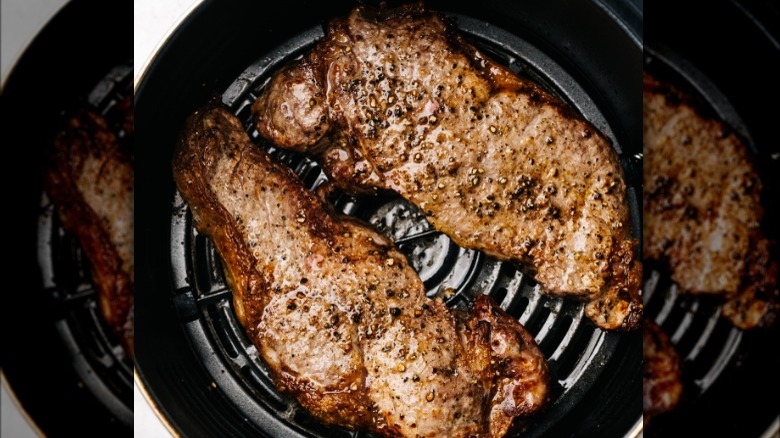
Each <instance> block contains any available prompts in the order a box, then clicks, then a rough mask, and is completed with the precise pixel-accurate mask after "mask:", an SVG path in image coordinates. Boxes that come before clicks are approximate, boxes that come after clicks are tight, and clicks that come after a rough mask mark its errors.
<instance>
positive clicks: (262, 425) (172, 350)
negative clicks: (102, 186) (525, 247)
mask: <svg viewBox="0 0 780 438" xmlns="http://www.w3.org/2000/svg"><path fill="white" fill-rule="evenodd" d="M536 3H537V2H496V1H493V2H490V1H488V2H481V3H480V4H479V5H478V6H475V5H474V3H472V2H463V3H460V2H454V3H453V2H445V3H438V2H429V3H428V7H429V8H432V9H436V10H440V11H444V12H446V13H447V15H449V16H450V17H452V18H453V19H454V20H455V21H454V22H455V24H456V26H458V27H459V28H460V29H461V31H462V32H464V34H465V35H466V37H467V38H468V39H469V40H471V41H472V42H473V43H475V44H477V45H478V46H480V48H482V49H483V50H485V51H487V52H489V53H491V55H492V56H494V57H495V58H496V59H497V60H499V61H500V62H503V63H505V64H507V65H509V66H510V67H511V68H514V69H515V70H516V71H519V72H520V73H521V74H525V75H526V76H528V77H531V78H532V79H535V80H537V81H539V82H540V83H541V84H542V85H543V86H545V87H547V88H548V90H549V91H551V92H553V93H555V94H557V95H559V96H561V97H562V98H564V99H566V100H568V101H569V102H570V103H571V104H572V105H574V106H575V107H577V108H578V110H579V111H580V112H582V113H583V114H584V115H585V116H586V117H588V118H589V119H591V121H592V122H594V123H595V124H596V125H597V126H599V127H600V128H601V129H602V130H603V131H604V132H605V133H606V134H607V135H609V136H610V137H612V139H613V141H614V142H615V145H616V148H617V149H618V150H619V152H621V156H622V157H623V158H624V161H625V163H626V166H627V169H626V170H627V176H628V177H629V182H630V183H632V185H633V186H634V188H635V189H636V190H633V193H634V194H635V193H636V192H637V191H638V192H641V187H638V186H637V184H638V183H639V182H640V181H641V171H640V170H639V169H638V168H637V166H636V163H635V162H632V161H631V159H630V158H631V157H632V156H633V155H634V154H637V153H639V152H641V134H640V133H641V130H640V129H641V117H640V115H641V96H640V95H639V94H638V87H637V84H639V83H640V81H641V71H642V70H641V69H642V52H641V13H640V12H638V11H637V9H636V8H635V7H633V6H632V5H631V4H629V3H624V2H620V3H619V4H617V2H615V3H616V4H617V5H615V4H605V3H600V2H589V1H572V2H550V3H551V4H546V3H545V2H541V3H544V4H536ZM552 3H554V4H552ZM355 5H356V3H353V2H331V3H328V4H327V5H325V4H321V3H319V2H285V4H284V5H273V4H272V5H269V4H263V5H259V4H255V3H254V2H243V3H238V2H219V3H218V2H208V1H207V2H205V3H204V4H202V5H201V6H200V7H199V8H197V9H196V10H195V11H194V12H193V13H192V14H191V15H190V16H189V17H188V18H187V19H186V20H185V21H184V22H183V23H182V24H181V25H180V26H179V28H178V29H177V30H176V32H175V33H174V34H173V35H172V36H171V37H170V38H169V39H168V41H167V42H166V44H165V45H164V46H163V47H162V48H161V49H160V51H159V52H158V54H157V57H156V58H155V59H154V61H153V62H152V63H151V64H150V66H149V67H148V70H147V71H146V72H145V75H144V77H143V79H142V80H141V82H140V83H139V84H138V85H137V89H136V102H135V108H136V145H137V148H136V151H137V152H136V165H137V173H138V175H141V176H139V178H138V179H137V182H136V260H137V263H136V266H137V276H136V281H137V282H138V283H137V287H136V291H137V292H136V337H137V340H136V345H137V347H136V361H137V371H138V374H139V376H140V378H141V381H142V382H143V383H144V386H145V388H146V390H147V391H148V393H149V395H150V397H151V398H152V399H153V400H154V401H155V402H156V404H157V406H158V408H160V411H161V412H162V414H163V415H164V416H165V417H166V420H167V421H168V422H169V423H170V424H171V426H172V427H173V428H174V429H176V430H177V431H179V432H180V433H181V434H182V435H184V436H217V435H219V436H225V435H231V436H263V435H267V436H350V435H351V434H349V433H346V432H343V431H340V430H337V429H326V428H324V427H322V426H320V425H318V424H316V422H313V421H312V420H310V419H308V418H307V417H308V416H307V415H306V414H305V413H304V412H301V411H299V410H298V409H296V407H295V404H294V403H293V402H291V401H290V400H289V399H287V398H284V397H279V396H278V395H277V394H276V393H275V391H274V390H273V386H272V384H271V382H270V381H269V380H268V378H267V375H266V374H265V373H264V366H263V364H262V362H261V361H259V360H258V359H257V354H256V352H254V350H253V347H252V346H251V344H250V343H249V342H248V341H247V340H246V336H245V335H244V334H243V331H242V329H241V327H240V326H238V325H237V324H236V323H235V317H234V316H233V312H232V308H231V304H230V299H229V296H230V292H229V291H228V290H227V289H225V287H224V282H223V279H222V274H221V268H220V266H219V260H218V257H217V256H216V255H215V253H214V251H213V247H212V245H211V244H210V242H209V241H208V240H207V239H204V238H203V237H202V236H198V235H197V233H195V232H194V231H193V229H192V225H191V222H190V219H189V216H188V212H187V209H186V205H184V204H183V203H182V202H181V200H180V199H179V198H177V196H176V194H175V188H174V185H173V179H172V175H171V170H170V162H171V154H172V150H173V147H174V145H175V142H176V138H177V136H178V133H179V130H180V129H181V127H182V126H183V123H184V120H185V118H186V117H187V116H188V115H189V114H190V113H191V112H192V111H194V110H195V109H196V108H198V107H200V106H202V105H204V104H206V103H208V102H210V101H212V100H213V99H217V100H222V101H223V102H224V103H226V104H228V105H229V106H230V108H231V109H232V110H233V111H234V112H235V113H236V114H238V115H239V117H242V118H243V119H244V120H245V121H248V114H247V112H246V104H247V102H250V101H251V100H253V99H254V98H255V97H256V92H257V87H258V86H260V85H261V84H262V82H263V79H264V78H267V76H268V74H270V73H272V72H273V70H274V68H277V67H278V66H280V65H282V64H283V63H284V61H285V60H289V59H291V57H294V56H295V55H296V54H297V53H300V51H301V50H305V48H306V47H307V46H310V45H311V44H312V43H313V42H314V41H315V40H316V38H317V37H318V35H321V26H322V24H324V23H325V22H326V21H327V20H328V19H330V18H333V17H335V16H339V15H343V14H346V13H347V12H348V11H349V10H350V9H351V8H352V7H354V6H355ZM561 8H566V10H567V13H566V14H561V13H560V11H561ZM239 78H240V80H239V81H238V82H237V80H238V79H239ZM226 90H229V91H228V92H226ZM248 131H250V132H251V131H252V130H251V129H249V130H248ZM259 143H261V142H259ZM263 146H265V145H263ZM277 156H278V157H279V158H281V159H282V160H283V161H284V162H285V163H287V164H288V165H290V166H291V167H293V168H294V169H295V170H297V171H298V173H299V175H301V176H302V178H303V180H304V182H305V183H306V184H308V185H309V186H310V187H311V186H312V185H315V184H317V183H318V182H319V181H321V177H320V176H319V169H318V167H317V166H316V163H312V162H310V161H308V160H306V159H303V158H302V157H298V156H293V155H290V154H279V153H277ZM633 199H634V202H633V203H632V209H633V213H634V214H635V222H636V223H635V224H634V225H635V228H636V230H635V231H636V232H637V233H638V229H639V219H638V216H636V214H637V213H638V210H637V209H638V202H637V200H636V199H635V198H633ZM336 205H337V208H338V209H341V210H342V211H344V212H347V213H348V214H353V215H357V216H359V217H362V218H363V219H366V220H369V221H372V222H373V223H374V224H375V225H376V226H377V227H379V228H380V230H383V231H385V232H387V233H395V236H396V237H409V236H410V235H411V234H414V233H417V232H420V231H425V227H426V224H425V222H424V221H420V220H419V219H418V218H417V217H416V216H415V214H414V209H410V208H409V207H408V206H406V205H405V203H403V202H401V201H399V200H398V199H397V198H393V197H381V198H361V199H349V198H346V197H342V198H341V199H340V200H339V201H337V203H336ZM399 219H403V220H399ZM389 222H393V223H396V224H397V223H399V222H400V223H402V225H401V226H400V227H395V228H394V227H392V226H388V223H389ZM397 240H398V239H397ZM399 247H400V248H401V249H402V250H403V251H405V252H406V253H407V255H409V256H410V258H411V259H412V260H413V263H415V262H416V266H418V267H419V269H420V273H421V275H422V276H423V279H424V280H425V283H426V286H428V289H429V293H430V294H436V293H439V292H440V291H442V288H441V287H440V286H451V287H452V288H453V289H455V290H454V296H453V297H452V298H451V300H450V304H451V305H462V304H465V302H467V301H468V300H469V299H470V294H471V293H472V290H473V291H475V292H478V291H482V292H485V293H490V294H491V295H493V296H494V298H496V299H497V300H498V301H499V302H502V304H503V305H504V306H505V307H506V308H508V309H509V311H510V313H512V314H513V315H515V316H516V317H518V318H519V319H520V320H521V321H522V322H523V323H524V324H526V326H527V327H528V328H529V329H530V330H531V331H532V333H533V334H534V335H536V337H537V340H541V345H542V349H543V350H544V351H545V353H546V354H547V355H548V356H550V357H555V359H552V360H551V369H552V370H553V382H552V386H553V395H554V398H555V399H554V401H553V403H552V405H551V407H550V409H549V410H548V411H547V412H545V413H544V414H543V415H540V416H539V417H538V418H536V419H535V420H534V422H533V423H532V424H531V425H529V427H528V428H527V431H526V434H524V436H541V435H545V436H571V435H576V436H606V437H610V436H615V437H622V436H625V435H626V434H628V433H629V432H630V431H631V429H632V428H633V427H634V426H635V425H637V424H640V423H641V420H640V419H641V380H640V366H641V336H640V334H639V333H638V332H636V333H623V334H618V333H609V334H607V333H603V332H601V331H600V330H597V329H595V328H594V327H593V325H592V324H591V323H590V322H589V321H587V318H582V305H581V304H576V303H569V302H561V301H558V300H548V299H546V298H539V296H538V293H537V292H535V291H534V289H535V288H537V286H536V285H535V284H534V283H533V282H532V281H530V279H529V278H527V277H526V276H524V275H523V274H521V273H520V272H519V271H517V270H516V269H514V268H513V267H512V266H509V265H508V264H500V263H496V262H494V261H491V260H489V259H487V258H485V257H484V256H482V255H481V254H477V253H474V252H471V251H465V250H462V249H460V248H457V247H455V246H454V245H452V244H451V243H449V241H448V239H447V238H446V237H444V236H437V235H435V234H430V235H426V236H421V237H419V238H411V239H409V240H407V242H406V243H404V244H400V245H399ZM423 261H426V263H423ZM427 262H430V263H427ZM426 267H427V268H426ZM431 267H432V268H431ZM426 269H427V271H426ZM556 352H558V354H557V355H556ZM360 436H363V435H360Z"/></svg>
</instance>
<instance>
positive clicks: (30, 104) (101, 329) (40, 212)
mask: <svg viewBox="0 0 780 438" xmlns="http://www.w3.org/2000/svg"><path fill="white" fill-rule="evenodd" d="M104 3H105V2H98V1H84V0H76V1H72V2H70V3H69V4H67V5H66V6H65V7H63V9H62V10H61V11H59V12H58V14H57V15H56V16H55V17H54V18H53V19H52V20H51V21H50V22H49V23H48V24H47V25H46V27H45V28H44V29H43V30H42V31H41V33H40V34H39V35H38V36H37V37H36V39H35V41H33V43H32V44H31V45H30V46H29V47H28V48H27V50H26V51H25V53H24V55H23V56H22V58H20V60H19V62H18V63H17V64H16V65H15V67H14V70H13V71H12V73H11V75H10V76H9V78H8V82H7V83H6V84H5V85H4V88H3V109H4V112H3V123H4V125H3V130H2V136H3V139H2V144H3V146H4V151H5V152H6V154H7V156H6V158H5V162H6V163H8V164H10V165H11V166H13V169H14V171H13V172H9V173H8V174H9V175H12V176H13V179H14V180H13V181H7V182H6V186H7V188H8V189H7V190H6V192H5V193H6V194H7V196H9V197H10V199H9V200H8V204H7V205H8V208H7V211H8V212H9V213H10V214H9V215H7V216H8V220H9V221H10V226H8V227H7V229H6V231H7V232H8V233H10V234H11V235H12V237H13V239H12V240H9V242H13V245H9V248H10V247H11V246H13V248H14V249H13V251H14V256H13V260H14V262H13V264H11V265H9V266H8V268H9V269H7V274H6V276H7V284H6V293H5V294H4V300H3V305H2V307H0V311H2V317H0V324H2V336H3V339H2V341H3V342H2V350H1V351H2V367H3V373H4V375H5V377H6V378H7V380H8V382H9V384H10V387H11V389H12V390H13V391H14V393H15V395H16V397H17V399H18V400H19V402H20V404H21V407H22V408H23V409H24V410H25V411H26V412H27V413H28V414H29V416H30V418H31V419H32V421H34V422H35V423H36V426H38V428H39V429H40V430H41V431H42V432H43V433H45V434H46V435H51V436H57V435H63V434H70V433H74V432H76V431H78V432H79V433H83V434H88V435H89V434H95V435H98V436H126V435H129V434H130V432H131V430H132V423H133V404H132V403H133V402H132V398H131V392H132V367H133V365H132V363H131V362H130V361H129V360H127V358H126V357H125V355H124V352H123V351H122V348H121V347H120V346H119V344H118V342H116V339H115V337H114V336H113V333H111V330H110V329H109V328H108V327H107V326H106V325H105V323H104V321H103V318H102V316H101V315H100V312H99V310H98V309H97V306H96V299H97V295H96V293H95V291H94V289H92V287H91V281H90V276H89V266H88V265H89V264H88V261H87V260H86V258H85V257H84V255H83V254H82V252H81V250H80V248H79V247H78V242H77V241H76V239H75V238H74V237H73V236H72V235H70V234H69V233H66V232H64V231H63V230H62V229H61V228H60V226H59V220H58V218H57V217H56V215H55V214H54V211H53V207H52V206H51V204H50V203H49V202H48V200H47V198H46V196H45V195H44V194H43V188H42V169H43V168H44V166H45V164H46V160H47V154H48V153H49V152H50V151H51V148H52V147H53V140H54V138H55V134H56V132H57V130H58V129H61V128H62V127H63V125H64V123H65V121H66V117H67V115H69V114H72V113H73V111H75V110H77V109H79V108H84V107H91V108H93V109H94V110H96V111H99V112H103V113H106V112H111V111H112V108H113V107H114V106H115V104H116V103H117V102H118V100H119V99H121V98H122V97H124V96H128V95H129V93H131V92H132V89H131V71H132V60H130V57H131V56H132V52H131V50H130V49H131V47H132V33H131V32H130V29H131V26H130V21H129V20H127V19H126V18H124V17H128V16H129V15H128V14H129V12H130V8H129V3H128V2H124V4H120V3H119V2H115V3H111V4H104Z"/></svg>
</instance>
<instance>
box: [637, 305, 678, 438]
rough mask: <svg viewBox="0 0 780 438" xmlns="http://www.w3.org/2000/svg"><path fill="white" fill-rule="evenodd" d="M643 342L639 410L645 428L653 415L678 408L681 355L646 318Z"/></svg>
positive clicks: (661, 331) (662, 332)
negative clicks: (640, 408) (641, 396)
mask: <svg viewBox="0 0 780 438" xmlns="http://www.w3.org/2000/svg"><path fill="white" fill-rule="evenodd" d="M642 341H643V348H642V359H643V364H642V394H643V398H642V410H643V413H644V422H645V425H647V424H648V423H649V422H650V420H651V419H652V418H653V417H654V416H656V415H658V414H661V413H663V412H666V411H669V410H671V409H674V407H675V406H677V404H678V403H679V402H680V397H681V395H682V390H683V385H682V380H681V375H682V370H681V368H680V356H679V355H678V354H677V350H675V349H674V345H672V343H671V341H669V337H668V336H667V335H666V333H664V331H663V330H662V329H661V327H659V326H658V325H657V324H655V323H654V322H652V321H650V320H647V319H646V320H645V321H644V328H643V333H642Z"/></svg>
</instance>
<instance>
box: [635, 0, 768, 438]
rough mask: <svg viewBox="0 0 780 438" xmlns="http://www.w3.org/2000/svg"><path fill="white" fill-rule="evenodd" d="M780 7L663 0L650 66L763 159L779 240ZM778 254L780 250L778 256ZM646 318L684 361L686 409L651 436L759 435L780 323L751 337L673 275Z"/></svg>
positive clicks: (652, 8) (650, 295)
mask: <svg viewBox="0 0 780 438" xmlns="http://www.w3.org/2000/svg"><path fill="white" fill-rule="evenodd" d="M779 11H780V10H778V8H777V6H776V3H775V4H774V6H772V4H771V3H769V2H761V1H740V2H736V1H714V2H708V5H707V8H706V12H705V11H704V10H702V9H701V8H698V7H697V8H693V7H685V6H684V5H681V4H680V2H673V1H655V2H652V4H648V5H647V6H646V8H645V20H646V23H647V26H645V44H646V55H647V57H646V68H647V69H648V71H650V72H652V73H653V74H655V75H657V76H658V77H659V78H661V79H663V80H667V81H670V82H671V83H673V84H674V85H676V86H677V87H679V88H681V89H683V90H684V91H685V92H686V93H688V94H689V95H691V96H692V97H693V98H694V99H695V101H696V102H698V104H699V108H700V109H701V110H702V111H703V112H704V113H705V114H707V115H708V116H711V117H717V118H719V119H721V120H724V121H725V122H726V124H728V125H729V126H730V127H731V128H732V129H734V130H735V132H737V133H738V134H739V135H741V136H742V137H743V138H744V139H745V140H746V143H747V144H748V146H749V147H750V148H751V149H752V151H753V152H754V154H755V158H756V163H757V164H758V167H759V171H760V174H761V177H762V182H763V184H764V193H763V196H764V197H763V199H764V204H765V206H766V210H767V211H766V220H765V223H766V230H767V232H768V233H770V235H771V236H773V237H774V238H775V239H776V238H777V223H778V221H779V220H780V217H778V204H777V202H776V199H777V197H778V171H780V161H779V159H780V142H778V141H777V134H776V130H777V117H776V111H774V110H768V109H770V108H772V105H773V104H768V102H778V99H780V86H778V83H777V78H778V77H780V42H779V41H780V40H779V39H778V38H779V37H780V33H779V32H778V31H780V27H778V25H780V15H778V14H779ZM775 257H777V253H775ZM645 273H646V276H647V277H648V281H647V282H646V288H645V292H646V296H645V298H646V300H648V301H649V302H648V303H647V306H646V308H645V314H646V315H647V316H648V317H650V318H652V319H655V320H656V321H657V322H659V323H660V324H661V326H662V328H663V329H664V330H665V331H666V332H667V333H668V334H669V335H670V337H671V338H672V341H673V342H674V343H675V344H676V346H677V349H678V351H679V352H680V354H681V357H682V358H683V382H684V391H685V392H684V396H683V400H682V402H681V404H680V406H679V407H678V409H676V410H674V411H672V412H669V413H667V414H664V415H660V416H658V417H656V418H654V419H653V421H652V422H651V423H650V425H649V426H648V427H647V429H646V431H645V433H646V435H647V436H651V437H656V436H658V437H671V436H692V435H696V436H744V437H758V436H762V434H763V433H764V432H765V431H767V430H768V428H769V427H770V425H771V424H772V422H773V421H774V420H775V419H777V416H778V414H780V408H778V405H777V403H776V400H775V399H776V397H774V396H772V395H770V396H769V399H772V401H771V402H770V403H764V402H762V401H761V400H763V398H762V397H763V394H767V395H769V394H778V391H779V390H780V385H779V383H780V380H779V379H778V377H777V370H778V369H780V356H778V349H777V345H778V340H779V339H778V332H779V330H778V327H777V325H775V327H774V328H772V329H770V330H754V331H747V332H743V331H740V330H737V329H735V328H733V327H732V326H731V325H730V324H729V323H728V322H727V321H726V320H725V319H723V318H721V317H720V301H719V300H716V299H707V298H706V297H701V298H700V297H692V296H689V295H684V294H679V293H677V291H676V289H675V287H674V285H673V284H672V283H671V282H670V281H669V277H668V274H666V273H665V272H664V271H663V270H653V269H652V267H648V269H646V271H645Z"/></svg>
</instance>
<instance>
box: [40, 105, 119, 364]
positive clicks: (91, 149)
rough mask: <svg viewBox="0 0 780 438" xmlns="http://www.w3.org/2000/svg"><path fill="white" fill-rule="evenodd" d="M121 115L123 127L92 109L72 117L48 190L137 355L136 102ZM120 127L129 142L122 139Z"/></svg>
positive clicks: (110, 314)
mask: <svg viewBox="0 0 780 438" xmlns="http://www.w3.org/2000/svg"><path fill="white" fill-rule="evenodd" d="M117 111H118V112H121V113H122V115H123V120H122V122H121V125H122V127H121V128H117V129H113V128H112V127H111V126H110V125H109V122H108V121H107V120H106V118H104V117H103V116H101V115H99V114H96V113H95V112H93V111H91V110H86V109H85V110H81V111H79V112H78V113H76V114H75V115H73V116H72V117H70V118H69V119H68V121H67V123H66V126H65V127H64V128H63V129H62V130H61V131H60V132H59V133H58V134H57V136H56V139H55V141H54V151H53V153H52V154H51V156H50V160H49V166H48V168H47V170H46V172H45V181H44V187H45V190H46V193H47V194H48V195H49V197H50V198H51V200H52V202H53V203H54V206H55V207H56V210H57V213H58V214H59V217H60V219H61V221H62V226H63V228H65V229H66V230H68V231H70V232H72V233H73V234H74V235H75V236H76V238H77V239H78V241H79V244H80V245H81V248H82V249H83V250H84V253H85V254H86V256H87V258H88V259H89V261H90V272H91V274H92V281H93V283H94V286H95V289H96V290H97V292H98V302H99V304H100V310H101V313H102V315H103V317H104V318H105V320H106V322H107V323H108V325H109V326H110V327H111V328H112V329H113V330H114V332H115V333H116V334H117V336H118V337H119V338H120V340H121V341H122V344H123V345H124V347H125V350H126V351H127V352H128V354H129V355H130V356H131V357H132V356H133V353H134V343H133V337H134V326H133V320H134V318H133V304H134V298H133V283H134V259H133V241H134V239H133V236H134V235H133V184H134V179H133V158H132V140H131V138H132V98H130V97H128V98H126V99H125V100H123V101H122V102H120V103H119V108H118V109H117ZM128 120H129V122H128ZM120 129H123V130H124V132H125V136H124V138H123V139H119V138H117V135H116V131H119V130H120Z"/></svg>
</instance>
